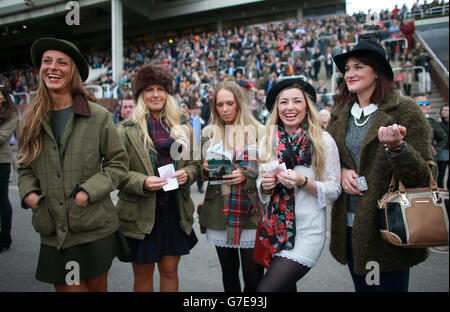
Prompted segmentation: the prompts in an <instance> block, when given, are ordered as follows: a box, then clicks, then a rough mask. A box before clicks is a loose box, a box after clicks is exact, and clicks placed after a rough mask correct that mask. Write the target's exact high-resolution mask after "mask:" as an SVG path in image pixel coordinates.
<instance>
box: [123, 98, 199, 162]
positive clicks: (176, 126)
mask: <svg viewBox="0 0 450 312" xmlns="http://www.w3.org/2000/svg"><path fill="white" fill-rule="evenodd" d="M150 114H151V112H150V110H149V109H148V107H147V105H146V104H145V101H144V98H143V96H142V92H141V94H140V95H139V97H138V100H137V104H136V108H135V110H134V112H133V114H131V116H130V118H129V120H131V121H132V122H134V123H136V124H137V125H138V127H139V131H140V133H141V138H142V140H143V141H144V146H145V148H146V149H151V150H153V151H154V152H156V153H157V151H156V149H155V146H154V143H153V140H152V139H151V137H150V135H149V133H148V128H147V120H148V118H149V117H150ZM183 116H184V117H185V118H186V120H189V116H188V115H187V114H186V112H184V111H183V110H182V109H181V108H180V107H179V106H178V104H177V102H176V101H175V99H174V97H173V96H171V95H170V94H168V93H167V100H166V104H165V105H164V107H163V109H162V110H161V113H160V114H159V118H158V120H159V122H161V124H162V125H163V126H164V127H166V126H167V128H168V129H167V128H166V130H167V131H168V132H170V136H171V137H172V138H173V139H174V140H175V141H177V142H178V143H181V144H182V145H184V146H189V140H190V137H191V136H192V128H191V127H190V126H189V125H187V124H181V118H182V117H183ZM162 119H164V121H165V123H163V122H162Z"/></svg>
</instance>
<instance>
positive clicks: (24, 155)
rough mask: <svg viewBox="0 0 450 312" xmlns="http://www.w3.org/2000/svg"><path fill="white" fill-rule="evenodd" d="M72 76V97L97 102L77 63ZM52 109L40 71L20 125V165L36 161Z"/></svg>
mask: <svg viewBox="0 0 450 312" xmlns="http://www.w3.org/2000/svg"><path fill="white" fill-rule="evenodd" d="M71 62H72V65H73V66H72V75H71V81H70V90H71V94H72V96H75V95H76V94H81V95H84V96H86V98H87V99H88V100H89V101H92V102H96V101H97V99H96V98H95V96H94V95H92V94H91V93H89V92H88V91H86V90H85V89H84V88H83V84H82V81H81V76H80V72H79V71H78V68H77V66H76V65H75V62H73V61H72V59H71ZM51 107H52V102H51V98H50V94H49V92H48V89H47V86H46V85H45V83H44V74H43V72H42V70H41V69H40V70H39V86H38V89H37V92H36V94H35V95H34V96H33V99H32V101H31V103H30V104H29V105H28V106H27V108H26V109H25V111H24V113H23V116H22V118H21V121H20V125H19V136H18V137H19V155H18V160H17V162H18V164H20V165H22V166H24V167H27V166H29V165H30V163H31V162H32V161H33V160H34V159H36V158H37V157H38V156H39V154H40V152H41V147H42V141H41V124H42V120H43V119H44V118H45V116H47V115H48V112H49V111H50V109H51Z"/></svg>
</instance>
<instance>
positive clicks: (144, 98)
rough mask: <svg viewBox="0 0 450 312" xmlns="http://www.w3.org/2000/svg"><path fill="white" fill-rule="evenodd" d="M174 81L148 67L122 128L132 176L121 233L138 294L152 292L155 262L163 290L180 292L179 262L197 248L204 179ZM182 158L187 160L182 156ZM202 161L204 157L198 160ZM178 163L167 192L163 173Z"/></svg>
mask: <svg viewBox="0 0 450 312" xmlns="http://www.w3.org/2000/svg"><path fill="white" fill-rule="evenodd" d="M172 83H173V77H172V75H171V74H170V73H169V71H168V69H167V67H165V66H163V65H152V64H150V65H145V66H143V67H141V68H140V69H139V71H138V72H137V73H136V75H135V77H134V80H133V97H134V99H135V102H136V103H137V105H136V109H135V110H134V112H133V114H132V115H131V116H130V118H129V119H128V120H126V121H125V122H123V123H122V124H121V125H120V126H119V128H118V131H119V136H120V138H121V140H122V142H123V143H124V145H125V148H126V150H127V152H128V158H129V173H128V175H127V176H126V178H125V179H124V180H123V182H122V183H121V185H120V186H119V190H120V192H119V201H118V203H117V206H118V209H119V210H120V229H121V230H122V231H123V233H124V235H125V236H126V238H127V241H128V245H129V246H130V249H131V253H130V254H129V255H128V256H126V257H120V258H119V259H120V260H121V261H124V262H131V263H132V266H133V273H134V291H153V272H154V270H155V263H157V264H158V271H159V274H160V291H178V263H179V261H180V257H181V256H182V255H186V254H188V253H189V251H190V250H191V249H192V248H193V247H194V245H195V244H196V243H197V237H196V235H195V232H194V230H193V228H192V224H193V222H194V219H193V213H194V203H193V202H192V199H191V197H190V186H191V185H192V184H193V183H194V182H196V181H197V179H199V177H200V174H201V166H200V164H201V162H200V161H199V160H198V161H196V160H194V156H193V153H192V150H193V146H194V145H193V144H192V143H193V140H194V138H193V131H192V128H191V127H190V126H189V116H188V115H185V113H184V112H183V111H182V110H181V109H180V108H179V107H178V105H177V103H176V102H175V99H174V98H173V97H172V95H171V94H173V85H172ZM179 153H181V154H182V155H181V156H182V157H181V158H180V157H178V156H179ZM199 159H200V157H199ZM169 164H173V166H174V170H175V174H174V175H173V176H172V178H176V179H177V182H178V188H177V189H174V190H170V191H165V190H164V189H163V187H164V186H165V185H166V184H167V183H168V182H167V179H166V178H162V177H160V176H159V174H158V168H159V167H162V166H165V165H169Z"/></svg>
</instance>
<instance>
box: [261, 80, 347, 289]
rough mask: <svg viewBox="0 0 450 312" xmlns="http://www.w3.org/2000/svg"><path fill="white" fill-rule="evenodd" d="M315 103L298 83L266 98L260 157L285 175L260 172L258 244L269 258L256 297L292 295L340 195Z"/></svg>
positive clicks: (332, 150) (332, 151)
mask: <svg viewBox="0 0 450 312" xmlns="http://www.w3.org/2000/svg"><path fill="white" fill-rule="evenodd" d="M315 101H316V92H315V90H314V88H313V87H312V86H311V85H310V84H309V83H307V82H305V81H304V80H302V79H286V80H282V81H280V82H278V83H276V84H275V85H274V86H273V88H272V89H271V90H270V91H269V93H268V94H267V99H266V106H267V108H268V109H269V110H270V111H271V115H270V117H269V119H268V121H267V123H266V127H267V130H268V136H267V139H266V142H265V151H267V152H264V153H263V154H264V155H270V156H269V157H268V158H267V159H266V160H267V161H268V162H269V163H270V164H273V162H272V161H275V164H278V163H280V164H281V163H284V164H285V165H286V169H287V170H285V171H283V170H281V171H279V172H278V173H277V172H274V171H272V172H270V171H268V170H265V169H261V170H260V172H261V174H260V178H259V179H258V184H259V185H260V187H259V188H258V189H259V191H260V199H261V201H262V202H264V203H266V204H267V206H266V209H265V213H264V216H263V219H262V222H261V236H260V241H261V243H262V245H263V246H265V247H266V248H269V251H270V253H271V254H272V255H273V257H272V263H271V264H270V266H269V268H268V270H267V272H266V274H265V275H264V278H263V280H262V281H261V282H260V284H259V286H258V289H257V290H258V291H296V290H297V289H296V283H297V281H299V280H300V279H301V278H302V277H303V276H304V275H305V274H306V273H308V272H309V270H310V269H311V268H312V267H313V266H314V265H315V264H316V263H317V260H318V259H319V257H320V255H321V253H322V250H323V247H324V245H325V233H326V212H325V207H326V206H327V205H329V204H331V203H332V202H333V201H334V200H335V199H336V198H337V197H338V196H339V195H340V193H341V187H340V178H341V172H340V164H339V153H338V150H337V147H336V143H335V142H334V140H333V138H332V137H331V136H330V135H329V134H328V133H327V132H326V131H324V130H323V129H322V121H321V119H320V117H319V114H318V113H317V111H316V109H315V107H314V105H315ZM273 144H274V145H273ZM261 167H263V166H262V165H261Z"/></svg>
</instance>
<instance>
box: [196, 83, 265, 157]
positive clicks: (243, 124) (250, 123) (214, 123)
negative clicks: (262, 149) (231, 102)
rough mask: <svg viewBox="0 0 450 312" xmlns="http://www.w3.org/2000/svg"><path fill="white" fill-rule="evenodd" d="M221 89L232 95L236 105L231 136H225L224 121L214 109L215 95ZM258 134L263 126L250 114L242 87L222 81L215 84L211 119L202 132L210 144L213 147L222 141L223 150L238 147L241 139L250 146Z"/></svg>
mask: <svg viewBox="0 0 450 312" xmlns="http://www.w3.org/2000/svg"><path fill="white" fill-rule="evenodd" d="M222 89H224V90H227V91H229V92H231V93H232V94H233V96H234V99H235V102H236V105H237V114H236V118H235V119H234V122H233V126H236V127H232V128H233V129H232V133H231V135H227V134H228V133H226V129H225V125H226V124H225V121H224V120H223V119H222V118H221V117H220V116H219V113H218V112H217V107H216V103H217V94H218V93H219V91H220V90H222ZM217 130H218V131H217ZM260 132H261V133H263V126H262V124H261V123H260V122H259V121H257V120H256V119H255V117H254V116H253V114H252V113H251V112H250V109H249V103H248V100H247V98H246V97H245V95H244V92H243V90H242V87H241V86H239V85H238V84H237V83H235V82H232V81H222V82H220V83H219V84H217V86H216V88H215V90H214V96H213V99H212V101H211V118H210V120H209V125H208V127H206V128H205V129H204V130H203V133H204V134H206V135H207V136H209V137H210V138H211V139H212V142H211V143H212V144H213V145H214V144H217V143H218V142H220V141H221V140H222V141H223V142H224V148H225V149H233V148H235V147H238V146H236V143H237V142H239V139H242V140H243V141H241V142H243V144H245V145H248V144H251V143H252V142H254V143H255V144H256V143H257V138H258V133H260ZM246 134H247V136H246ZM252 139H254V141H252Z"/></svg>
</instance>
